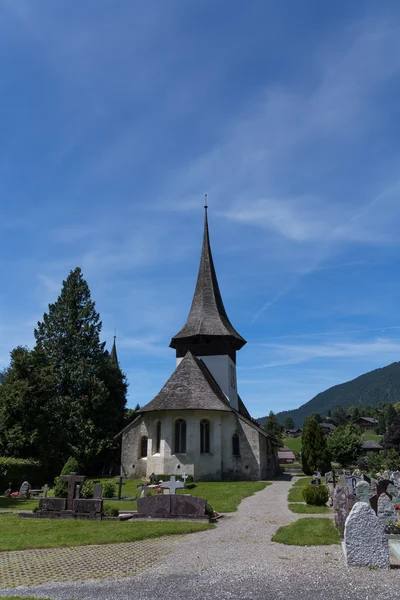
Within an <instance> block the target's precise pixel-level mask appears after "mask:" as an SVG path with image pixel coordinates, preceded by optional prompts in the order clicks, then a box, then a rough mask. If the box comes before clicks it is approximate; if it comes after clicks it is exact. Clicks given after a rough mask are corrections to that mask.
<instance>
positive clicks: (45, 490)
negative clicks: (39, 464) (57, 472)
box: [42, 483, 49, 498]
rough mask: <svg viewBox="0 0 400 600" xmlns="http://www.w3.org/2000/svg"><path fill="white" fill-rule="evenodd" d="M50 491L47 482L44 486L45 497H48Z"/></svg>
mask: <svg viewBox="0 0 400 600" xmlns="http://www.w3.org/2000/svg"><path fill="white" fill-rule="evenodd" d="M48 491H49V486H48V485H47V483H46V484H45V485H43V486H42V492H43V498H47V492H48Z"/></svg>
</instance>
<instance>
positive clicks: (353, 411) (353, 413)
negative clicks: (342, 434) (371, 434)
mask: <svg viewBox="0 0 400 600" xmlns="http://www.w3.org/2000/svg"><path fill="white" fill-rule="evenodd" d="M347 414H348V415H349V416H350V417H351V420H352V421H357V419H359V418H360V417H361V414H360V409H359V407H358V406H350V408H349V409H348V411H347Z"/></svg>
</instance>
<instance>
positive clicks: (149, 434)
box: [119, 206, 279, 481]
mask: <svg viewBox="0 0 400 600" xmlns="http://www.w3.org/2000/svg"><path fill="white" fill-rule="evenodd" d="M204 208H205V221H204V236H203V247H202V252H201V259H200V268H199V272H198V277H197V283H196V288H195V292H194V296H193V301H192V306H191V308H190V312H189V316H188V318H187V320H186V323H185V325H184V326H183V327H182V329H181V330H180V331H179V332H178V333H177V334H176V335H175V336H174V337H173V338H172V340H171V343H170V347H171V348H173V349H174V350H175V352H176V368H175V371H174V372H173V373H172V375H171V377H170V378H169V379H168V381H167V382H166V383H165V385H164V386H163V388H162V389H161V390H160V392H159V393H158V394H157V395H156V396H155V398H153V400H151V402H149V403H148V404H146V405H145V406H143V408H141V409H140V411H139V412H138V413H137V414H136V415H135V418H134V419H133V421H132V422H131V423H130V424H129V425H128V426H127V427H125V429H124V430H123V431H121V432H120V434H119V436H122V452H121V475H122V476H124V477H127V478H135V479H145V478H147V479H148V478H149V476H150V475H151V474H152V473H156V474H157V475H167V474H168V475H179V474H183V473H187V474H188V475H192V476H193V477H194V479H195V480H197V481H200V480H204V481H221V480H239V479H247V480H259V479H267V478H270V477H273V476H275V475H276V474H278V472H279V462H278V443H277V442H276V440H275V439H274V438H272V437H271V436H270V435H268V434H267V433H266V432H265V431H264V430H263V429H262V428H261V427H260V426H259V424H258V423H257V421H255V420H254V419H252V418H251V416H250V414H249V412H248V411H247V409H246V407H245V405H244V403H243V401H242V399H241V398H240V396H239V393H238V390H237V384H236V353H237V352H238V351H239V350H240V349H241V348H243V346H244V345H245V344H246V340H245V339H243V338H242V336H241V335H240V334H239V333H238V332H237V331H236V329H235V328H234V327H233V325H232V324H231V322H230V321H229V318H228V316H227V314H226V311H225V308H224V304H223V302H222V297H221V292H220V290H219V286H218V281H217V276H216V272H215V268H214V262H213V257H212V254H211V246H210V236H209V229H208V218H207V206H205V207H204Z"/></svg>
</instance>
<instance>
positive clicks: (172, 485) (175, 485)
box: [161, 475, 185, 494]
mask: <svg viewBox="0 0 400 600" xmlns="http://www.w3.org/2000/svg"><path fill="white" fill-rule="evenodd" d="M161 487H162V488H164V489H169V493H170V494H175V493H176V490H177V489H179V488H183V487H185V486H184V483H183V482H182V481H176V480H175V475H172V476H171V479H170V480H169V481H163V482H162V484H161Z"/></svg>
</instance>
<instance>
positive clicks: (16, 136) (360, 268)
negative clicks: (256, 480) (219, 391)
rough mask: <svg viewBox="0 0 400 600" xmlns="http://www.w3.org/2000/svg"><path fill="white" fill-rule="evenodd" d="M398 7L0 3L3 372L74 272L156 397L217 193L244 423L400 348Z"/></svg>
mask: <svg viewBox="0 0 400 600" xmlns="http://www.w3.org/2000/svg"><path fill="white" fill-rule="evenodd" d="M399 27H400V5H399V4H398V2H396V1H393V2H390V1H386V2H381V3H376V2H370V3H369V2H357V1H356V2H347V1H337V2H335V3H327V2H320V0H315V1H313V0H309V1H308V2H298V1H297V0H286V1H285V2H268V1H266V0H260V1H257V0H254V1H252V2H242V1H236V0H229V1H225V0H224V1H219V0H202V2H187V1H186V0H158V1H157V0H155V1H153V2H148V3H143V2H136V1H132V2H128V1H127V0H126V1H123V2H121V1H120V2H118V1H111V0H109V1H103V0H86V1H84V2H81V3H71V2H69V1H62V0H60V1H58V2H53V1H50V0H48V1H47V0H41V1H39V0H38V1H37V2H31V1H30V0H26V1H22V0H0V72H1V78H0V101H1V111H0V131H1V135H0V198H1V222H0V277H1V279H0V281H1V284H2V285H0V366H5V365H7V363H8V358H9V352H10V350H11V349H12V348H13V347H15V346H16V345H18V344H26V345H28V346H32V345H33V328H34V326H35V324H36V322H37V320H38V319H40V318H41V317H42V315H43V312H44V311H45V310H46V307H47V305H48V303H49V302H53V301H54V300H55V299H56V297H57V295H58V293H59V291H60V289H61V282H62V280H63V279H65V277H66V276H67V275H68V272H69V270H70V269H73V268H75V267H76V266H78V265H79V266H81V267H82V269H83V273H84V276H85V278H86V279H87V280H88V283H89V285H90V288H91V291H92V296H93V298H94V300H95V301H96V305H97V309H98V310H99V312H100V314H101V318H102V321H103V337H104V339H105V340H107V342H108V343H109V344H111V342H112V336H113V333H114V328H116V330H117V336H118V339H117V343H118V353H119V358H120V362H121V366H122V368H123V369H124V370H125V372H126V373H127V376H128V380H129V383H130V388H129V404H130V405H131V406H134V405H135V404H136V403H137V402H139V403H140V404H142V405H143V404H145V403H146V402H148V401H150V400H151V399H152V397H153V396H154V395H155V394H156V393H157V392H158V390H159V389H160V387H161V386H162V385H163V383H164V382H165V381H166V379H167V378H168V376H169V375H170V374H171V372H172V370H173V368H174V365H175V357H174V351H173V350H171V349H169V348H168V345H169V341H170V338H171V337H172V336H173V335H174V334H175V333H177V331H178V330H179V329H180V328H181V327H182V325H183V323H184V321H185V319H186V316H187V313H188V311H189V307H190V302H191V297H192V294H193V291H194V285H195V280H196V276H197V269H198V261H199V255H200V246H201V238H202V227H203V208H202V206H203V196H204V192H208V198H209V205H210V210H209V218H210V233H211V243H212V248H213V253H214V260H215V264H216V269H217V274H218V277H219V282H220V286H221V290H222V295H223V298H224V302H225V306H226V308H227V312H228V315H229V317H230V319H231V321H232V323H233V324H234V326H235V327H236V329H237V330H238V331H239V332H240V333H241V334H242V335H243V336H244V337H245V338H246V339H247V340H248V344H247V345H246V346H245V347H244V348H243V349H242V350H241V351H240V353H239V354H238V385H239V391H240V393H241V396H242V397H243V399H244V401H245V403H246V404H247V406H248V408H249V410H250V411H251V413H252V414H253V415H254V416H256V417H257V416H262V415H265V414H266V413H268V412H269V410H274V411H275V412H277V411H279V410H284V409H289V408H295V407H297V406H299V405H300V404H302V403H304V402H306V401H308V400H309V399H311V398H312V397H313V396H314V395H315V394H317V393H318V392H320V391H322V390H323V389H326V388H328V387H330V386H332V385H335V384H337V383H341V382H343V381H346V380H348V379H350V378H353V377H356V376H357V375H359V374H361V373H364V372H366V371H368V370H371V369H373V368H376V367H379V366H384V365H386V364H389V363H390V362H393V361H395V360H398V359H399V357H400V320H399V318H398V307H399V303H400V281H399V277H398V273H399V266H400V265H399V262H400V261H399V226H400V201H399V196H400V175H399V174H400V146H399V139H400V136H399V134H400V109H399V106H400V103H399V95H400V36H399V35H398V31H399Z"/></svg>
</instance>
